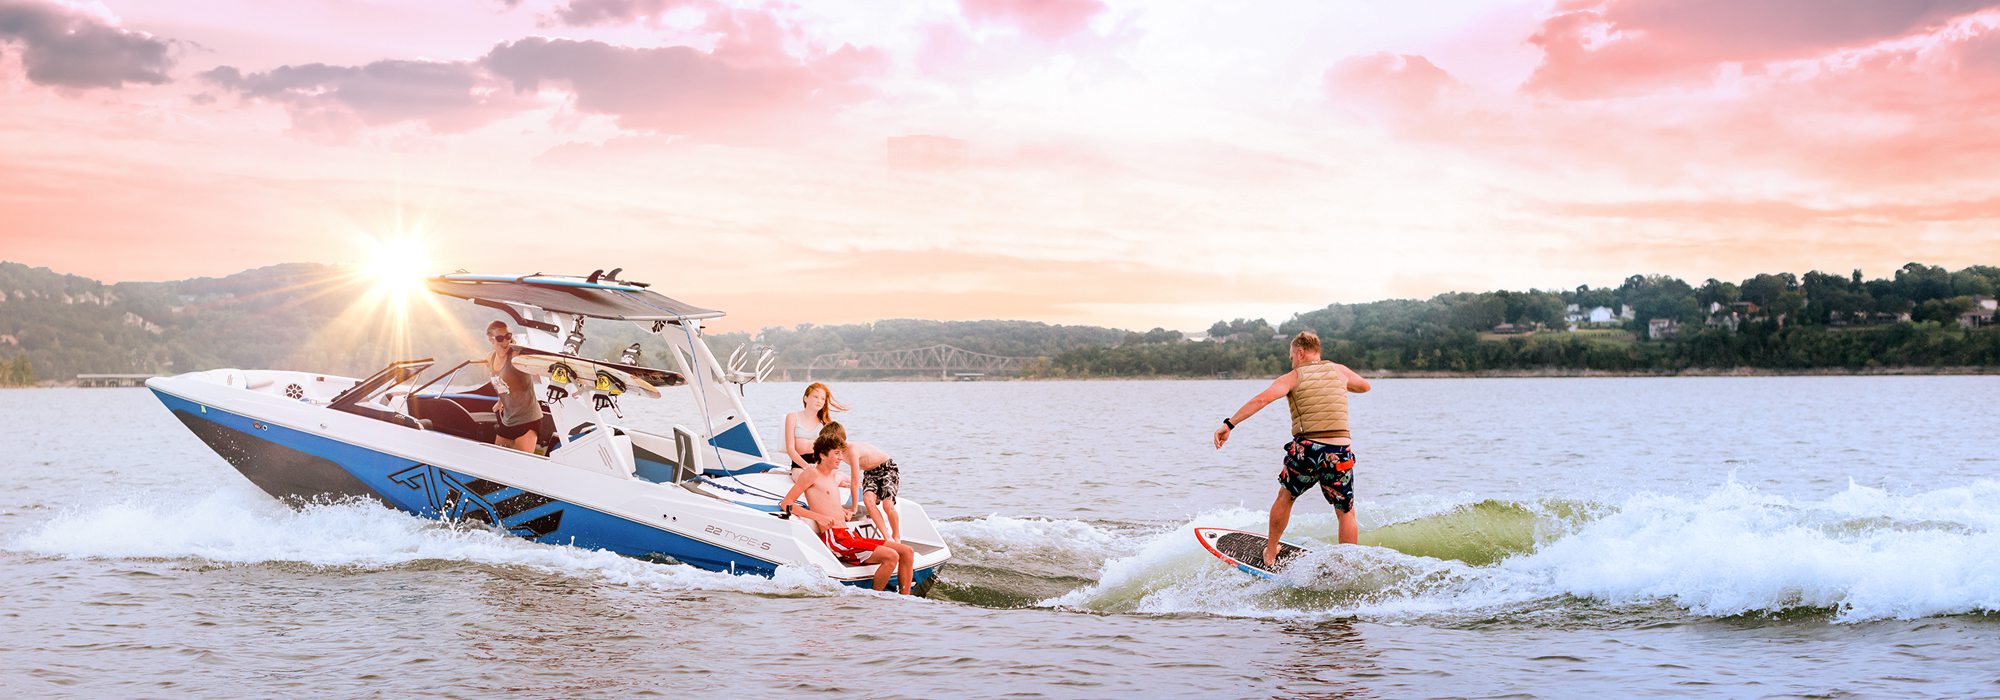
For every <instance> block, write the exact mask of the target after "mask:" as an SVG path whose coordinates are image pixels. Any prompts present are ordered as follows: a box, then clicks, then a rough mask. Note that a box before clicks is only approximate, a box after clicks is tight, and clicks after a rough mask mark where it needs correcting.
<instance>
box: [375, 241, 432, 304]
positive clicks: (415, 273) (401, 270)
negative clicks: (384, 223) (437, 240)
mask: <svg viewBox="0 0 2000 700" xmlns="http://www.w3.org/2000/svg"><path fill="white" fill-rule="evenodd" d="M368 247H369V258H368V261H367V262H366V263H364V264H363V265H362V274H363V275H364V276H365V277H367V278H368V279H369V280H370V281H371V282H372V283H373V285H374V288H373V289H372V290H371V291H373V292H374V293H376V294H379V295H381V296H382V297H385V298H386V299H387V300H388V301H390V302H391V303H394V304H398V305H401V304H406V303H407V302H408V301H409V299H410V297H412V296H414V295H416V294H417V293H419V292H421V291H423V289H424V279H425V278H427V277H430V276H431V275H432V274H434V273H435V270H433V269H432V268H431V261H430V256H429V255H428V254H427V252H426V251H425V249H424V244H423V240H422V239H419V238H416V237H414V236H411V237H404V238H374V237H370V238H369V239H368Z"/></svg>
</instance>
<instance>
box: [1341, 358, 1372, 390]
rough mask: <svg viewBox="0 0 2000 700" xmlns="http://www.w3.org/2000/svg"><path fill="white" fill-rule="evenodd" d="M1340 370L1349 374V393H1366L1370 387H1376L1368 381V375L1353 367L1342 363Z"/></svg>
mask: <svg viewBox="0 0 2000 700" xmlns="http://www.w3.org/2000/svg"><path fill="white" fill-rule="evenodd" d="M1340 372H1341V373H1342V374H1345V375H1347V393H1350V394H1366V393H1368V390H1369V389H1372V388H1374V386H1373V385H1371V384H1369V383H1368V378H1367V377H1363V376H1361V373H1360V372H1356V371H1354V368H1352V367H1348V366H1347V365H1340Z"/></svg>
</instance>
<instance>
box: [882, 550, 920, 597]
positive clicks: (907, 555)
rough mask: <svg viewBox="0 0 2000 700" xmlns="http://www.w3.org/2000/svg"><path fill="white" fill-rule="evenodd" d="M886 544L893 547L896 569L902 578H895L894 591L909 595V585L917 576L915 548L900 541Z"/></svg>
mask: <svg viewBox="0 0 2000 700" xmlns="http://www.w3.org/2000/svg"><path fill="white" fill-rule="evenodd" d="M888 546H889V547H893V548H895V550H896V561H897V562H898V567H897V570H898V573H900V574H902V578H900V579H897V580H896V582H897V584H898V585H897V586H896V592H897V593H901V594H903V595H909V594H910V585H911V584H912V583H913V582H914V580H915V579H916V576H917V550H915V549H911V548H910V546H909V545H907V544H903V543H901V542H891V543H889V544H888Z"/></svg>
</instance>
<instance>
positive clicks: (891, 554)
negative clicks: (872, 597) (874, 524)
mask: <svg viewBox="0 0 2000 700" xmlns="http://www.w3.org/2000/svg"><path fill="white" fill-rule="evenodd" d="M813 454H815V455H818V456H819V461H818V463H816V464H814V465H813V468H811V469H807V470H805V473H804V474H802V475H800V476H799V479H798V481H796V482H794V483H793V484H792V490H790V491H787V492H785V497H784V499H783V500H780V501H779V503H783V504H784V506H783V512H784V513H785V514H786V515H796V516H799V517H801V518H805V519H807V520H811V521H812V524H813V531H814V532H817V533H819V536H820V539H821V540H823V541H825V542H826V546H827V547H828V548H830V549H832V550H833V555H834V557H835V558H837V559H839V560H840V563H842V564H846V565H848V566H859V565H861V564H866V563H869V562H878V563H879V565H878V566H876V567H875V590H878V591H879V590H883V589H886V588H888V587H889V577H890V576H891V575H895V574H899V573H900V574H901V578H899V579H897V586H896V588H897V592H898V593H902V594H904V595H908V594H909V593H910V581H911V579H912V578H914V576H915V574H916V564H917V551H916V550H914V549H911V548H910V546H909V545H906V544H903V543H901V542H887V541H883V540H878V539H874V538H872V537H862V536H860V535H856V534H854V531H852V530H849V529H847V515H848V512H847V511H846V510H844V509H842V508H841V507H840V493H839V491H838V489H839V484H840V475H839V470H838V465H839V464H840V463H841V462H842V461H845V460H848V459H850V458H851V457H850V455H848V453H847V443H846V442H845V441H843V440H841V439H840V438H838V437H835V436H832V435H825V434H822V435H820V436H819V439H817V440H814V441H813ZM800 494H804V495H805V497H806V507H805V508H799V507H798V503H797V501H798V499H799V495H800Z"/></svg>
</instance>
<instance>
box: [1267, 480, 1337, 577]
mask: <svg viewBox="0 0 2000 700" xmlns="http://www.w3.org/2000/svg"><path fill="white" fill-rule="evenodd" d="M1292 501H1293V499H1292V492H1290V491H1286V490H1285V487H1283V486H1280V487H1278V500H1275V501H1272V502H1271V536H1270V538H1268V539H1267V540H1266V541H1265V542H1264V567H1265V568H1270V567H1271V566H1272V565H1274V564H1276V563H1277V562H1278V538H1281V537H1284V536H1285V526H1287V525H1290V524H1292ZM1343 522H1344V521H1343ZM1341 527H1342V530H1341V536H1342V537H1346V536H1347V535H1346V533H1347V530H1346V529H1345V528H1346V526H1345V525H1342V526H1341Z"/></svg>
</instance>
